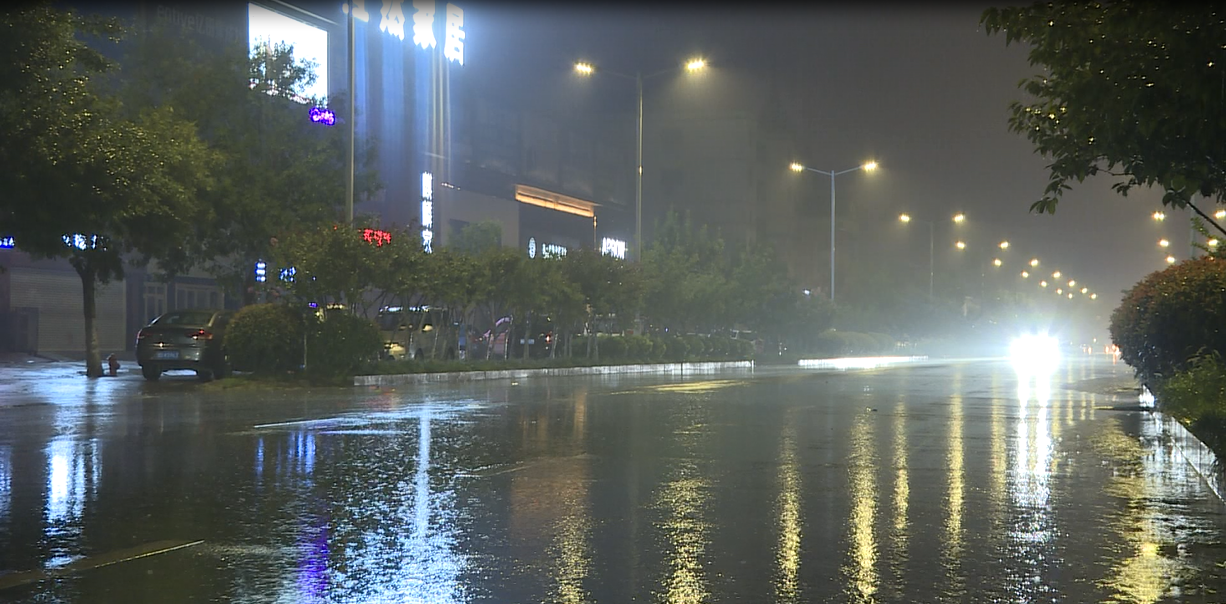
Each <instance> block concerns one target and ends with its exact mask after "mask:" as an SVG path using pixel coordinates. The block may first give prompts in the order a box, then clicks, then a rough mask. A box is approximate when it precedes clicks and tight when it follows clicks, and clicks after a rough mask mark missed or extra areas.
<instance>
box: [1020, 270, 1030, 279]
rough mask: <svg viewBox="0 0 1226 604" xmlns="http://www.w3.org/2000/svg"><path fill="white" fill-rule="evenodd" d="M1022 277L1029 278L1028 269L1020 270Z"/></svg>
mask: <svg viewBox="0 0 1226 604" xmlns="http://www.w3.org/2000/svg"><path fill="white" fill-rule="evenodd" d="M1022 278H1023V279H1029V278H1030V272H1029V271H1022Z"/></svg>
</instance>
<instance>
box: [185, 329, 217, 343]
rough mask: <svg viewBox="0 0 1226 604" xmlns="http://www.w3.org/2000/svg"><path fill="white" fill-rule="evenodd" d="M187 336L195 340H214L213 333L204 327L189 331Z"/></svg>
mask: <svg viewBox="0 0 1226 604" xmlns="http://www.w3.org/2000/svg"><path fill="white" fill-rule="evenodd" d="M187 337H189V338H191V339H193V340H212V339H213V333H212V332H209V331H205V330H203V329H197V330H195V331H189V332H187Z"/></svg>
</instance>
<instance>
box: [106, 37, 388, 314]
mask: <svg viewBox="0 0 1226 604" xmlns="http://www.w3.org/2000/svg"><path fill="white" fill-rule="evenodd" d="M124 67H125V70H126V71H127V73H128V78H129V80H130V81H131V82H132V84H131V85H130V86H128V87H127V89H126V95H127V98H128V99H129V103H131V104H136V105H154V104H158V103H165V104H169V105H170V106H173V107H174V108H175V110H176V112H177V113H178V114H179V115H181V116H183V117H185V118H187V119H190V120H192V121H193V122H195V123H196V124H197V126H198V128H199V131H200V133H201V136H202V138H204V139H205V140H206V141H208V143H209V145H210V147H211V148H213V149H214V150H216V151H217V152H218V154H219V155H220V156H221V158H222V167H221V171H220V173H221V174H224V177H223V178H220V179H219V181H218V186H217V187H216V188H215V189H214V190H212V191H210V192H209V194H208V196H207V197H206V201H207V203H208V204H209V205H210V206H211V207H212V208H213V209H214V210H213V212H211V213H210V214H209V215H208V217H207V219H206V220H202V221H200V222H198V223H197V224H196V225H195V229H194V230H193V236H192V237H191V238H190V239H189V240H188V241H187V242H186V243H185V244H184V245H182V246H180V248H179V253H177V254H175V255H174V256H173V257H170V258H166V259H164V261H163V262H162V263H160V264H161V266H162V267H163V268H164V269H165V270H166V271H167V272H168V273H174V272H182V271H185V270H187V269H189V268H191V267H194V266H201V267H202V268H203V269H204V270H205V271H206V272H208V273H209V274H211V275H213V276H214V277H215V278H217V280H218V281H219V282H220V283H221V284H222V285H223V286H224V287H225V288H226V289H227V290H229V291H231V292H233V293H241V294H243V295H244V297H245V299H246V300H247V301H248V302H250V301H251V299H252V298H253V297H254V287H253V286H254V275H253V270H252V269H253V266H254V263H255V262H256V261H257V260H261V259H264V260H267V259H268V257H269V256H270V255H271V254H272V248H271V246H272V241H273V239H274V237H275V236H277V235H278V234H280V233H282V232H285V231H293V230H297V229H310V228H313V227H315V226H319V225H331V224H333V223H335V222H338V221H340V220H342V219H343V216H342V208H343V206H344V203H345V180H346V170H347V165H346V155H347V144H348V128H345V127H341V126H340V124H339V123H338V125H337V126H336V127H327V126H324V125H321V124H317V123H313V122H311V121H310V120H309V119H308V117H307V115H308V109H309V108H310V107H314V106H316V105H318V104H322V103H323V102H324V100H323V99H306V98H304V97H303V90H304V89H305V87H306V86H309V85H310V84H311V83H313V81H314V77H315V76H314V72H313V70H312V69H311V67H312V66H311V65H310V64H309V63H306V62H303V61H300V60H297V59H295V58H294V54H293V48H292V47H290V46H286V45H284V44H277V45H275V46H270V47H265V48H264V49H260V50H257V51H255V52H250V53H249V52H248V48H247V45H246V43H241V44H234V45H230V46H227V47H225V48H224V49H222V50H221V51H220V52H218V51H215V50H204V49H202V48H200V47H199V46H198V45H197V44H196V43H194V42H193V41H191V40H190V39H184V38H182V37H181V36H175V35H173V34H172V33H169V32H166V31H163V30H160V29H150V30H148V31H146V32H144V33H143V34H142V35H140V36H139V37H138V38H137V39H136V41H135V43H134V44H133V45H132V46H131V48H129V49H128V54H127V57H126V58H125V60H124ZM304 101H305V104H304ZM347 102H348V100H347V99H345V98H343V97H342V98H332V99H328V100H327V104H328V106H329V108H331V109H332V110H334V111H335V113H336V114H337V115H347V114H348V111H347V110H346V103H347ZM374 154H375V150H374V146H373V143H370V142H366V143H365V144H362V143H361V142H360V141H359V144H358V146H357V156H356V168H355V169H356V170H357V172H356V174H355V180H354V189H355V193H354V195H355V198H356V201H360V200H361V199H364V198H365V197H368V196H369V195H370V194H372V193H373V192H374V191H376V190H377V189H378V183H377V180H376V176H375V173H374V170H373V169H372V168H371V167H370V166H372V165H373V164H372V162H373V160H374Z"/></svg>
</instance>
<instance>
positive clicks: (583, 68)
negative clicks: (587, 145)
mask: <svg viewBox="0 0 1226 604" xmlns="http://www.w3.org/2000/svg"><path fill="white" fill-rule="evenodd" d="M706 68H707V62H706V60H705V59H702V58H692V59H689V60H687V61H685V62H684V63H683V64H681V65H680V66H679V67H673V68H668V69H663V70H660V71H656V72H653V73H648V74H646V75H644V74H643V73H642V72H641V71H636V72H635V73H634V75H630V74H626V73H620V72H617V71H612V70H609V69H604V68H598V67H597V66H596V65H595V64H593V63H591V62H586V61H582V62H577V63H575V64H574V70H575V73H577V74H579V75H581V76H592V75H595V74H597V73H606V74H609V75H612V76H616V77H619V78H622V79H626V80H633V81H634V84H635V92H636V96H637V103H638V107H637V109H638V120H637V125H636V132H635V134H636V139H637V142H636V162H635V163H636V173H635V192H634V258H635V261H636V262H637V261H638V260H639V259H641V258H642V250H643V82H644V81H645V80H649V79H652V78H655V77H658V76H662V75H667V74H670V73H677V72H686V73H691V74H695V73H699V72H702V71H703V70H705V69H706ZM789 167H790V168H791V170H792V171H794V172H798V173H799V172H814V173H817V174H821V175H823V176H827V177H829V178H830V300H831V301H834V299H835V290H834V283H835V234H836V225H835V207H836V197H835V181H836V178H837V177H838V176H841V175H844V174H848V173H851V172H856V171H860V170H863V171H865V172H873V171H875V170H876V169H877V167H878V166H877V162H876V161H867V162H864V163H862V164H860V165H858V166H855V167H852V168H848V169H846V170H818V169H816V168H810V167H807V166H805V165H804V164H802V163H799V162H793V163H792V164H791V165H790V166H789ZM1223 216H1226V213H1224V212H1219V213H1218V218H1222V217H1223ZM1154 218H1155V219H1157V220H1162V219H1163V218H1165V216H1164V215H1161V213H1155V214H1154ZM899 220H900V221H902V222H904V223H909V222H911V221H912V220H913V219H912V217H911V216H910V215H909V214H901V215H900V216H899ZM952 220H953V222H954V223H955V224H962V223H963V222H964V221H965V220H966V215H965V214H962V213H958V214H955V215H954V216H953V217H952ZM920 222H926V223H927V224H928V235H929V240H928V295H929V297H930V298H931V297H932V295H933V293H934V292H933V286H934V284H933V281H934V274H935V224H936V223H935V221H931V220H920ZM1163 241H1166V240H1163ZM1216 243H1217V242H1216V240H1211V241H1210V243H1209V245H1210V246H1214V245H1216ZM954 245H955V247H956V248H957V249H959V250H965V249H966V242H965V241H962V240H958V241H956V242H955V244H954ZM1165 245H1169V242H1166V244H1165ZM1164 247H1165V246H1164ZM1000 248H1001V249H1002V250H1005V249H1008V248H1009V242H1008V241H1002V242H1001V243H1000ZM1168 261H1171V260H1170V259H1168ZM993 265H994V266H995V267H996V268H1001V267H1002V266H1003V265H1004V262H1003V261H1002V260H1001V259H1000V258H995V259H993ZM1038 265H1039V260H1038V258H1034V259H1032V260H1031V261H1030V266H1031V267H1032V268H1035V267H1038ZM1021 275H1022V278H1024V279H1026V278H1029V277H1030V273H1029V272H1028V271H1022V273H1021ZM1059 278H1060V272H1059V271H1056V272H1055V273H1053V279H1059ZM1075 283H1076V282H1075V281H1073V280H1070V281H1069V287H1070V288H1071V287H1073V286H1074V285H1075ZM1040 286H1041V287H1044V288H1046V287H1047V286H1048V283H1047V281H1042V282H1041V283H1040ZM1057 292H1058V293H1063V288H1061V287H1058V288H1057ZM805 293H806V294H808V293H809V290H805ZM1081 293H1082V294H1087V295H1089V297H1090V299H1097V298H1098V294H1095V293H1089V290H1088V288H1085V287H1082V288H1081ZM1068 297H1069V298H1072V297H1073V295H1072V293H1071V292H1070V293H1069V294H1068Z"/></svg>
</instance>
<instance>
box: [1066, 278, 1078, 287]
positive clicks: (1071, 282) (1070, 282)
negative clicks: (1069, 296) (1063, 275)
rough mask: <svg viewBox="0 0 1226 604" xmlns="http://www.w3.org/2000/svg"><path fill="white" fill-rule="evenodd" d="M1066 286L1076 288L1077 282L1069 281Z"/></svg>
mask: <svg viewBox="0 0 1226 604" xmlns="http://www.w3.org/2000/svg"><path fill="white" fill-rule="evenodd" d="M1068 286H1069V287H1076V286H1077V282H1076V281H1074V280H1072V279H1069V280H1068Z"/></svg>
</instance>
